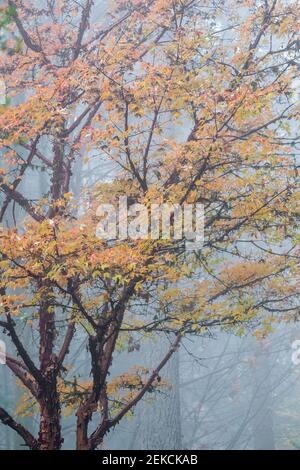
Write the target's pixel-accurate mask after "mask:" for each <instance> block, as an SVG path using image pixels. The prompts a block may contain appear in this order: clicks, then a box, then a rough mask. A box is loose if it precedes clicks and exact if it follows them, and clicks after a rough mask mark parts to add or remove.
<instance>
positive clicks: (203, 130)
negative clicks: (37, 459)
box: [0, 0, 300, 450]
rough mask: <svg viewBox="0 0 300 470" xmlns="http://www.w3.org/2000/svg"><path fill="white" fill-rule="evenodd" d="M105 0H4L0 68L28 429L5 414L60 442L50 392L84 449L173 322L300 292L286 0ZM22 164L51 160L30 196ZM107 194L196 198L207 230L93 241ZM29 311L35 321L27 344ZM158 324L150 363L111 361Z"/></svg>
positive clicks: (115, 416)
mask: <svg viewBox="0 0 300 470" xmlns="http://www.w3.org/2000/svg"><path fill="white" fill-rule="evenodd" d="M114 3H115V6H114V7H113V9H112V11H111V12H110V13H107V15H106V20H105V21H103V25H104V26H103V25H98V24H93V23H92V21H91V15H92V12H93V8H95V5H96V2H95V1H93V0H85V1H76V2H75V1H74V2H73V1H72V0H68V1H66V0H60V1H59V0H57V1H50V0H46V1H45V2H43V5H42V6H41V2H38V1H35V0H32V1H27V0H26V1H25V0H24V1H23V0H22V1H21V0H19V1H15V2H14V1H11V0H9V1H8V2H6V4H5V6H4V7H2V14H3V15H4V17H5V25H6V28H7V32H6V36H7V40H6V48H5V50H4V51H3V52H2V53H1V56H0V74H1V77H2V80H4V82H5V84H6V90H7V94H8V96H9V97H10V99H11V102H10V103H9V104H6V105H3V106H1V110H0V128H1V131H0V141H1V148H2V156H1V170H0V187H1V191H2V195H3V198H2V205H1V212H0V218H1V221H2V223H3V222H4V220H5V214H7V213H8V211H9V210H10V207H11V206H15V205H18V206H20V207H21V208H22V209H23V210H24V211H25V213H26V218H25V220H24V223H23V224H22V226H19V227H8V228H7V227H6V226H5V224H4V223H3V226H2V230H1V263H0V268H1V273H2V279H1V304H0V314H1V321H0V325H1V327H2V328H3V330H4V331H5V333H6V334H7V336H8V337H9V338H10V340H11V342H12V345H13V346H14V348H15V350H16V353H17V356H18V357H17V358H15V357H10V356H8V357H7V365H8V367H9V368H10V369H11V371H12V373H13V374H15V376H16V377H17V378H18V379H19V380H20V382H21V383H22V384H23V386H24V387H25V388H26V390H27V392H28V393H29V395H30V396H31V399H32V400H33V401H34V403H35V404H36V406H37V409H38V412H39V416H40V429H39V435H38V436H37V437H34V436H33V435H32V434H31V433H30V432H29V431H28V430H27V429H25V428H24V427H23V426H22V425H21V424H19V423H18V422H17V421H16V420H15V419H14V418H13V417H12V416H10V415H9V414H8V413H7V411H5V410H4V409H2V408H0V420H1V421H2V423H3V424H5V425H7V426H10V427H11V428H12V429H14V430H15V431H16V432H17V433H18V434H19V435H20V436H21V437H22V438H23V439H24V441H25V443H26V445H27V446H28V447H29V448H30V449H41V450H46V449H60V448H61V445H62V443H63V436H62V432H61V410H62V408H68V409H71V410H73V413H74V414H75V415H76V421H77V424H76V427H77V443H76V447H77V449H85V450H93V449H96V448H97V447H98V446H99V445H100V444H101V443H102V442H103V439H104V438H105V436H106V434H107V433H108V432H109V430H110V429H112V428H113V427H115V426H116V425H117V424H118V423H119V422H120V420H121V419H122V418H123V417H124V416H126V414H127V413H128V412H130V411H131V410H133V409H134V407H135V405H136V404H137V403H138V402H139V401H140V400H141V399H142V398H143V397H144V395H145V394H146V393H147V392H149V391H154V390H155V389H156V388H158V387H162V386H166V384H164V383H163V381H161V378H160V374H161V370H162V369H163V367H164V365H165V364H166V363H167V361H168V360H169V359H170V357H171V356H172V355H173V354H174V353H175V351H176V350H177V348H178V347H179V345H180V342H181V341H182V339H183V338H184V336H185V335H188V334H199V335H201V334H207V332H209V331H210V329H211V328H213V327H215V326H220V325H221V326H223V327H224V328H235V329H237V331H238V332H240V333H241V332H242V331H241V329H242V328H243V325H245V324H248V323H256V324H257V325H258V328H257V330H256V334H257V336H260V335H261V336H263V335H264V334H266V332H267V331H268V330H269V329H270V325H271V323H272V322H274V321H278V320H281V319H296V318H297V314H298V311H299V310H298V309H299V307H298V303H297V283H296V279H297V272H298V271H297V269H298V260H299V249H298V248H297V241H298V239H299V234H298V233H297V229H296V216H297V186H296V184H297V145H298V143H299V131H298V127H297V119H298V116H299V104H298V103H297V102H296V100H295V96H296V94H295V80H296V78H297V74H298V69H299V65H300V64H299V62H298V61H299V44H300V43H299V29H300V15H299V4H298V2H297V1H295V2H293V1H291V2H285V1H277V0H274V1H270V0H265V1H257V0H244V1H239V0H233V1H226V0H225V1H218V0H217V1H216V2H211V1H201V2H200V1H198V0H172V1H171V0H168V1H166V0H147V1H140V0H132V1H130V2H128V1H123V0H118V1H117V2H114ZM3 24H4V23H3ZM24 90H25V91H26V98H25V99H24V98H23V99H22V100H21V102H19V101H20V96H21V94H22V93H23V92H24ZM18 98H19V101H18ZM186 129H188V130H186ZM46 146H47V148H50V149H51V151H50V152H45V148H46ZM87 156H89V158H91V159H92V160H93V161H97V159H98V160H99V162H100V163H101V162H103V160H104V159H106V160H107V161H110V162H112V163H113V164H114V167H115V177H114V180H113V181H112V182H109V183H108V182H102V184H96V185H95V187H93V188H89V189H88V193H87V192H85V193H84V188H83V196H82V200H80V201H79V202H78V201H75V200H74V199H73V198H72V193H71V186H70V184H71V181H72V174H73V171H74V166H75V164H76V162H77V161H78V160H79V159H85V158H86V157H87ZM34 165H35V166H39V167H40V168H43V169H45V170H46V171H47V173H48V174H49V187H48V188H46V190H45V195H44V197H43V198H41V200H39V201H32V200H30V199H29V198H28V197H27V196H26V194H25V193H24V191H22V181H23V180H24V179H25V178H26V175H27V174H28V172H29V171H30V170H31V169H32V167H33V166H34ZM87 195H88V197H87ZM120 195H126V196H127V197H128V198H129V199H130V201H132V202H139V203H143V204H147V205H149V204H150V203H155V202H162V201H163V202H168V203H173V204H175V203H178V204H184V203H190V204H192V203H196V202H201V203H203V204H204V206H205V218H206V220H205V229H206V232H205V243H204V247H203V249H202V250H201V251H197V252H185V250H184V246H183V241H182V242H175V241H173V242H172V241H167V240H155V241H154V240H150V239H149V240H138V241H134V242H133V241H126V240H125V241H116V242H114V243H107V242H104V241H101V240H99V239H98V238H97V237H96V225H97V217H96V208H97V205H98V204H99V202H116V201H117V198H118V196H120ZM87 199H88V203H86V201H87ZM82 201H85V204H84V208H85V211H84V215H77V214H78V213H79V214H80V213H81V212H82V211H80V212H77V211H76V206H78V205H80V206H81V207H82V205H83V202H82ZM143 307H145V308H143ZM58 325H59V328H58ZM61 325H62V326H61ZM23 328H28V329H32V331H33V334H34V335H35V337H36V338H37V339H38V342H39V358H38V360H35V358H33V357H31V355H30V354H29V352H28V351H27V350H26V348H25V347H24V344H23V342H22V329H23ZM160 332H163V333H165V334H168V335H169V336H170V338H173V343H172V346H171V347H170V350H169V351H168V353H167V354H166V356H165V357H163V358H162V360H161V363H160V364H159V365H154V368H153V370H146V369H145V368H143V367H142V366H137V368H135V369H134V370H130V371H127V372H125V373H124V374H122V375H120V376H119V377H115V378H113V379H110V377H109V375H110V369H111V364H112V361H113V356H114V353H115V351H116V347H117V344H118V343H119V342H120V341H121V342H123V343H128V344H129V345H132V344H133V343H135V342H136V341H139V340H140V337H142V336H143V334H152V335H155V334H158V333H160ZM76 334H80V335H85V336H86V338H87V342H88V351H89V356H90V363H91V365H90V372H91V378H90V380H87V381H85V382H83V383H81V382H80V380H79V378H70V375H72V377H73V374H72V373H71V374H70V373H69V368H68V364H67V356H68V353H69V351H70V349H71V348H72V344H73V340H74V338H75V336H76ZM137 335H139V336H137ZM92 420H93V430H92V431H91V430H89V424H90V423H91V421H92ZM96 422H97V423H96Z"/></svg>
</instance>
